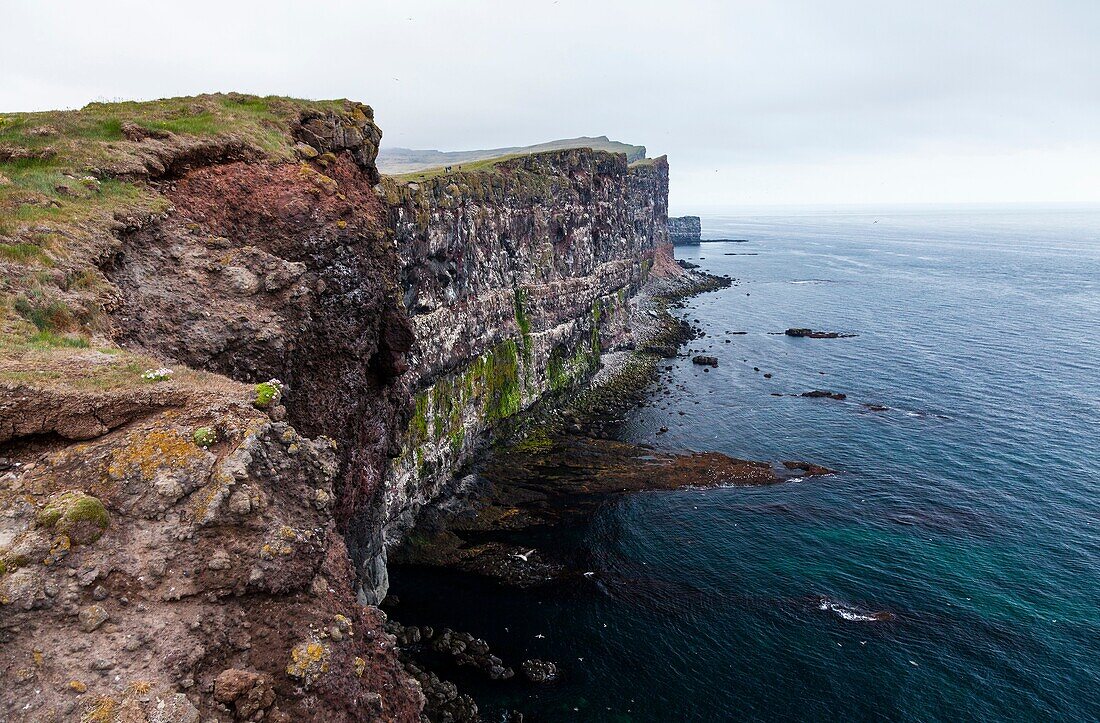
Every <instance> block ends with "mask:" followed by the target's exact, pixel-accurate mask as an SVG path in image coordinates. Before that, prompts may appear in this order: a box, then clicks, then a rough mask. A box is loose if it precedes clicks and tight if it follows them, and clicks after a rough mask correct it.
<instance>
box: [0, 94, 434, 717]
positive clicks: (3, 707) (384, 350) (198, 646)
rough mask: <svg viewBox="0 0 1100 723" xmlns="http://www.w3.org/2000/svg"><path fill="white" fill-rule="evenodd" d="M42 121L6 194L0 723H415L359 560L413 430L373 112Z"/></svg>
mask: <svg viewBox="0 0 1100 723" xmlns="http://www.w3.org/2000/svg"><path fill="white" fill-rule="evenodd" d="M40 115H42V114H40ZM45 115H47V116H49V120H50V121H51V127H52V128H53V129H54V130H53V131H52V133H53V135H51V136H50V137H49V140H50V143H51V147H52V148H53V149H54V152H53V155H51V156H50V157H49V159H48V161H47V165H46V166H45V168H44V169H43V168H41V167H38V168H32V169H31V171H33V173H31V172H30V171H28V170H27V168H28V166H27V162H26V161H25V160H24V161H20V162H19V163H10V164H7V165H5V166H4V174H5V176H8V177H10V179H11V180H12V184H11V185H10V186H5V187H4V188H3V189H0V210H3V212H4V215H3V217H2V218H0V221H2V223H0V234H2V235H3V236H4V238H3V239H0V241H3V244H2V245H0V252H3V253H0V264H3V266H4V268H3V271H4V273H3V276H2V278H3V286H2V287H0V291H2V292H3V295H4V297H5V299H4V300H5V302H6V303H5V304H4V305H3V306H2V308H3V311H4V314H3V316H2V318H0V322H2V324H0V332H2V333H3V341H4V344H3V345H2V352H3V353H2V354H0V445H2V446H0V457H3V458H4V460H5V464H4V466H3V470H2V471H0V504H2V508H3V510H4V513H5V514H4V515H3V517H2V518H0V560H2V565H0V645H2V654H0V670H2V675H3V678H4V680H5V685H4V686H3V687H2V689H0V711H2V713H0V717H3V718H5V719H7V720H71V719H85V720H104V721H109V720H126V721H142V720H149V721H153V720H156V721H169V720H170V721H193V720H194V721H197V720H200V719H202V720H209V719H215V718H216V719H219V720H232V719H238V720H273V721H276V720H285V721H290V720H326V721H327V720H376V719H381V720H400V721H415V720H418V719H419V716H420V711H421V709H422V707H423V700H424V699H423V695H422V692H421V689H420V685H419V683H417V682H416V681H415V680H414V679H412V678H411V676H409V675H408V674H407V673H406V672H405V671H404V669H403V668H402V667H401V665H400V663H399V661H398V659H397V657H396V653H395V651H394V649H393V639H392V637H391V636H389V635H387V634H386V633H385V632H384V630H383V628H382V622H383V618H384V616H383V614H382V613H381V612H380V611H379V610H378V609H377V608H372V607H368V606H363V605H361V604H360V603H359V601H358V600H357V599H356V596H355V592H354V591H355V587H356V584H355V579H354V571H353V565H352V561H351V560H352V558H351V557H350V556H349V554H348V550H347V546H346V544H345V540H346V539H349V537H350V535H351V534H353V533H354V531H355V527H354V521H355V520H356V519H357V518H358V516H359V515H360V511H361V510H362V509H365V508H369V507H370V506H371V505H372V504H373V503H374V500H376V499H377V496H378V493H379V492H380V488H379V485H380V483H381V480H382V477H383V475H384V473H385V470H386V469H387V467H388V460H389V457H390V456H391V455H392V454H396V453H397V451H399V449H400V448H399V445H398V440H399V438H400V434H401V433H402V432H403V431H404V429H405V427H406V424H405V421H406V419H407V418H408V412H409V403H408V402H409V395H408V387H407V383H406V382H405V381H404V380H403V378H402V374H403V373H404V372H405V371H406V369H407V362H406V358H405V353H406V351H407V350H408V349H409V348H410V345H411V343H412V341H413V338H412V333H411V328H410V326H409V324H408V320H407V318H406V315H405V312H404V309H403V308H402V305H401V300H400V292H399V291H398V286H397V275H398V259H397V255H396V252H395V250H394V248H393V245H392V243H390V242H389V241H388V238H387V234H386V227H385V224H386V221H387V215H386V212H385V210H384V208H383V206H382V204H381V202H380V201H379V199H378V197H377V195H376V193H375V191H374V186H375V185H376V183H377V181H378V174H377V171H376V170H375V168H374V164H373V161H374V155H375V153H376V151H377V144H378V141H379V138H380V135H381V134H380V132H379V130H378V128H377V126H375V125H374V123H373V120H372V117H373V114H372V112H371V109H370V108H369V107H366V106H363V105H360V104H357V103H349V102H345V101H338V102H323V103H308V102H302V101H290V100H286V99H276V98H270V99H260V98H251V97H247V96H204V97H200V98H193V99H175V100H171V101H162V102H157V103H149V104H122V105H117V106H115V105H97V106H91V107H89V108H87V109H85V110H83V111H80V112H76V113H60V114H45ZM42 120H43V119H42V118H40V117H39V116H38V115H30V116H21V117H17V118H16V119H15V123H16V124H17V125H15V126H14V127H13V129H9V128H8V127H7V126H5V128H4V130H5V137H6V138H11V137H16V138H17V140H19V142H23V143H25V144H26V145H28V146H31V147H34V146H35V144H37V143H40V141H39V140H38V139H39V138H40V135H37V134H35V133H31V132H30V131H27V132H26V133H23V129H25V128H27V127H31V126H34V127H39V126H37V124H38V123H40V122H41V121H42ZM5 121H6V122H10V121H9V119H7V118H6V119H5ZM20 134H23V135H20ZM9 165H10V166H11V167H10V168H9ZM43 176H45V177H47V178H50V177H55V178H57V179H58V180H57V182H56V186H55V192H52V193H51V192H46V191H42V190H40V189H42V188H46V189H49V188H50V186H49V185H45V184H43V182H42V180H41V179H42V177H43ZM56 189H66V190H56ZM28 209H47V211H42V212H39V211H33V210H28ZM13 210H14V211H15V213H10V212H11V211H13ZM36 214H37V215H36ZM26 218H30V219H31V222H30V223H26V222H23V219H26ZM143 370H144V371H143ZM273 379H277V380H278V381H269V380H273ZM258 382H264V384H259V385H257V384H256V383H258Z"/></svg>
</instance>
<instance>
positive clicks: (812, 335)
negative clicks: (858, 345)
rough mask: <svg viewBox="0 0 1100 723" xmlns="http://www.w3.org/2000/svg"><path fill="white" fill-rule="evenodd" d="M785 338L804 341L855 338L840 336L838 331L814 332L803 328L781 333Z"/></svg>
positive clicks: (851, 335) (849, 335)
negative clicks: (790, 337) (802, 339)
mask: <svg viewBox="0 0 1100 723" xmlns="http://www.w3.org/2000/svg"><path fill="white" fill-rule="evenodd" d="M783 333H784V334H786V335H787V336H794V337H800V338H804V339H846V338H848V337H853V336H856V335H855V334H842V333H840V332H838V331H814V330H813V329H807V328H803V327H793V328H790V329H787V330H786V331H784V332H783Z"/></svg>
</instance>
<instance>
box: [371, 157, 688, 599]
mask: <svg viewBox="0 0 1100 723" xmlns="http://www.w3.org/2000/svg"><path fill="white" fill-rule="evenodd" d="M384 189H385V194H384V195H385V198H386V201H387V204H388V205H389V213H390V226H391V227H392V228H393V231H394V236H395V241H396V244H397V250H398V255H399V257H400V264H401V270H400V281H401V287H402V290H403V294H404V304H405V308H406V309H408V311H409V314H410V317H411V322H412V327H413V329H414V336H415V343H414V344H413V348H412V351H411V353H410V363H411V372H410V374H409V378H410V382H411V384H412V386H413V390H414V399H415V404H414V406H415V410H414V414H413V417H412V420H411V421H410V424H409V427H408V430H407V431H406V433H405V435H404V438H403V442H402V452H401V455H400V456H399V457H398V458H397V459H396V460H395V462H394V464H393V467H392V469H391V470H390V473H389V475H388V478H387V481H386V484H385V488H384V489H385V492H384V495H383V499H382V506H381V508H380V513H381V516H382V517H381V519H382V526H383V537H384V540H385V542H386V543H394V542H396V541H397V540H398V539H399V538H400V536H401V533H402V532H403V531H404V530H406V529H408V527H409V526H410V525H411V523H412V521H413V518H414V516H415V514H416V512H417V510H418V509H419V507H420V506H421V505H423V504H424V503H425V502H427V501H429V500H431V499H432V498H434V497H435V496H437V495H439V494H440V492H441V491H442V490H444V489H445V487H446V486H447V484H448V483H449V482H450V481H451V480H452V479H453V477H454V475H455V473H456V472H457V471H458V470H459V468H460V467H461V466H462V465H463V464H465V463H466V462H467V461H469V460H470V457H471V455H472V454H473V453H474V452H475V451H477V450H478V449H479V448H480V447H482V446H483V445H484V444H485V443H486V441H487V439H488V438H489V436H490V434H491V432H492V431H493V429H494V428H496V427H497V426H498V425H499V424H500V423H502V422H503V421H504V420H506V419H508V418H510V417H512V416H513V415H515V414H517V413H519V412H520V411H522V410H524V409H526V408H527V407H529V406H531V405H532V404H533V403H535V402H536V401H538V400H539V399H540V398H542V397H544V396H545V395H547V394H550V393H554V392H559V391H563V390H565V389H567V388H569V387H572V386H573V385H575V384H577V383H579V382H581V381H583V380H586V379H587V378H588V377H589V376H590V375H591V374H592V373H594V372H595V371H596V369H597V368H598V366H599V358H600V353H601V352H602V351H606V350H608V349H612V348H621V347H623V346H624V345H628V344H630V343H631V341H632V338H631V336H630V329H629V326H628V317H629V313H628V311H629V304H630V299H631V297H632V296H633V295H634V294H635V292H637V291H638V289H639V288H640V287H641V285H642V283H643V282H644V281H645V279H646V277H647V274H648V273H649V271H650V270H651V269H652V267H653V264H654V259H655V257H656V256H658V255H663V256H668V254H669V250H668V248H667V233H666V226H665V223H666V222H665V218H666V216H667V207H666V202H667V200H666V199H667V197H668V166H667V163H666V162H665V160H664V159H663V158H660V159H656V160H654V161H650V162H646V163H643V164H635V165H632V166H629V167H628V165H627V162H626V158H625V157H624V156H621V155H613V154H608V153H602V152H593V151H590V150H565V151H554V152H547V153H540V154H536V155H531V156H523V157H520V158H515V159H509V160H505V161H502V162H500V163H498V164H496V165H494V166H493V167H491V168H490V169H487V170H484V171H479V172H470V173H448V174H445V175H440V176H435V177H429V178H425V179H423V180H419V181H398V180H394V179H387V180H386V181H385V183H384ZM365 552H369V553H373V554H371V555H364V556H363V560H364V562H365V567H364V575H363V582H364V593H365V595H366V596H367V598H368V599H375V600H377V599H379V598H380V597H381V596H382V595H384V591H385V584H386V581H385V576H384V570H385V565H384V559H382V558H380V557H378V556H379V555H384V550H383V549H382V540H378V541H377V543H376V547H375V549H373V550H369V551H365Z"/></svg>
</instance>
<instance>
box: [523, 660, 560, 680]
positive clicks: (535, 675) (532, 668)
mask: <svg viewBox="0 0 1100 723" xmlns="http://www.w3.org/2000/svg"><path fill="white" fill-rule="evenodd" d="M519 667H520V670H522V671H523V674H524V676H526V677H527V679H528V680H529V681H531V682H532V683H550V682H552V681H554V680H556V679H557V677H558V666H557V665H555V664H554V663H551V662H550V661H548V660H538V659H536V658H532V659H530V660H525V661H523V662H522V663H520V666H519Z"/></svg>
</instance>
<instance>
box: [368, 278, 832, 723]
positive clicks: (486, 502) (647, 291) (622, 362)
mask: <svg viewBox="0 0 1100 723" xmlns="http://www.w3.org/2000/svg"><path fill="white" fill-rule="evenodd" d="M729 285H730V280H729V279H727V278H720V277H715V276H711V275H707V274H703V273H700V272H691V273H689V274H683V275H676V276H670V277H660V280H659V281H657V282H655V283H650V284H647V286H646V287H645V288H644V289H643V290H642V291H641V292H640V293H639V295H638V296H637V297H636V299H635V301H636V304H635V305H634V307H633V312H632V315H631V320H630V324H631V328H632V330H633V332H634V334H635V336H636V338H637V339H638V342H637V344H636V347H635V348H634V349H632V350H624V351H617V352H611V353H607V354H604V355H603V357H602V358H601V362H602V364H601V368H600V370H599V371H598V372H597V373H596V374H595V375H594V377H593V378H592V381H591V382H590V383H589V384H588V385H587V386H586V387H585V388H583V389H581V390H577V391H575V392H574V393H572V394H570V395H567V396H564V397H552V398H548V399H546V400H544V401H543V402H541V403H540V404H539V405H537V406H536V407H535V408H533V409H532V410H531V411H530V412H529V413H528V414H526V415H524V416H523V417H522V418H521V419H518V420H516V421H515V423H514V425H513V426H512V428H511V429H510V430H509V432H508V434H507V435H504V436H503V437H502V438H501V439H500V440H499V441H498V443H497V444H495V445H494V447H493V449H492V450H491V451H490V453H489V455H488V457H487V459H485V460H483V461H482V462H480V463H478V464H475V465H473V466H472V467H471V468H470V469H469V470H466V473H465V474H462V475H460V476H459V477H457V478H456V480H455V481H454V483H453V485H452V486H451V487H450V489H448V491H447V493H446V494H445V495H442V496H441V497H440V498H439V500H438V501H437V502H435V503H433V504H432V505H428V506H426V507H425V508H424V509H422V510H421V513H420V515H419V517H418V519H417V523H416V525H415V526H414V527H413V528H412V529H411V530H410V532H409V534H408V535H407V537H406V539H405V540H404V542H403V544H401V545H400V546H398V547H397V548H395V549H394V550H392V551H391V554H390V564H391V565H397V566H414V567H420V568H439V569H447V570H453V571H459V572H462V573H465V574H470V575H475V576H478V577H482V578H486V579H490V580H493V581H495V582H496V583H498V584H501V585H506V586H513V587H519V588H538V587H540V586H546V585H560V584H566V585H568V584H572V582H573V581H578V580H582V579H585V578H586V577H587V576H590V575H592V574H593V573H591V572H588V571H586V570H584V569H581V568H578V567H576V566H575V564H574V562H573V561H572V560H568V559H559V558H557V557H556V556H555V555H554V553H552V552H547V551H545V550H542V549H538V548H535V547H533V546H532V543H531V541H530V539H526V540H525V539H524V538H525V536H526V534H527V532H528V531H532V532H534V531H537V532H538V533H539V534H546V532H547V531H549V530H553V529H556V528H558V527H561V526H566V527H573V526H576V525H577V524H578V523H580V522H581V521H582V520H584V519H585V518H587V517H588V516H589V515H591V514H592V513H593V512H594V511H595V510H596V509H597V508H598V507H599V505H600V504H601V503H602V502H603V501H604V500H606V499H607V498H608V497H611V496H615V495H622V494H629V493H632V492H643V491H650V490H662V489H664V490H672V489H678V488H684V487H693V488H699V487H709V486H726V485H767V484H775V483H778V482H783V481H786V480H789V479H793V478H801V477H814V476H819V475H825V474H832V473H833V472H832V470H829V469H826V468H824V467H821V466H818V465H814V464H809V463H805V462H800V461H786V462H783V463H778V464H769V463H766V462H755V461H750V460H740V459H734V458H731V457H727V456H726V455H723V454H719V453H716V452H683V453H669V452H661V451H658V450H655V449H653V448H651V447H648V446H640V445H634V444H629V443H625V442H620V441H616V440H615V439H614V436H615V426H616V425H617V424H618V422H619V420H621V419H622V417H623V415H624V414H625V412H627V410H629V409H631V408H632V407H634V406H636V405H637V404H641V403H643V400H644V397H645V394H646V390H647V388H648V387H649V385H650V383H651V382H652V381H653V380H654V379H655V377H656V370H657V368H658V365H659V363H660V361H661V360H662V359H664V358H670V357H674V356H677V355H679V354H680V350H681V348H682V347H683V345H684V344H685V343H687V342H688V341H690V340H691V339H692V338H693V337H694V336H695V334H696V332H695V330H693V329H692V327H691V326H690V325H688V324H686V323H685V322H682V321H679V320H677V319H676V318H674V317H673V316H672V315H671V314H670V313H669V311H668V309H669V307H670V306H671V305H673V304H676V303H677V302H678V301H679V300H681V299H683V298H686V297H688V296H693V295H695V294H699V293H704V292H707V291H713V290H716V289H720V288H724V287H728V286H729ZM383 607H384V609H386V610H387V611H388V612H389V613H391V617H390V621H389V623H388V626H390V629H391V631H392V632H393V633H394V634H395V636H396V640H397V644H398V650H399V654H400V655H401V659H402V661H403V663H404V664H405V665H406V667H407V669H408V670H410V672H411V673H412V674H413V676H414V677H416V678H417V679H418V680H419V681H420V682H421V685H422V686H423V687H424V690H425V694H426V696H427V701H428V703H427V706H426V709H425V710H426V713H427V715H428V716H429V718H430V719H431V720H438V721H476V720H480V717H479V714H478V711H477V706H476V702H475V701H474V700H473V698H471V697H470V696H469V695H466V694H463V693H462V692H461V690H460V689H459V688H458V687H457V686H455V684H453V683H450V682H448V681H447V680H446V679H445V678H444V676H446V675H447V674H448V671H449V670H454V666H455V665H458V666H467V667H473V668H476V669H479V670H482V671H483V672H484V674H485V676H486V678H487V679H488V680H490V681H506V680H511V679H513V677H514V675H515V674H516V672H515V671H516V665H517V664H519V665H520V667H521V669H522V671H523V672H524V675H525V677H526V678H527V679H528V681H529V682H530V684H541V683H545V682H550V681H551V680H553V679H554V677H556V675H557V671H556V668H554V664H553V662H552V661H522V663H519V661H511V662H510V663H507V664H506V662H505V661H501V659H500V658H498V657H496V656H494V655H492V654H491V653H490V652H489V650H488V646H487V645H486V644H485V643H484V641H482V640H478V639H476V638H474V637H473V636H472V635H470V634H469V633H456V632H454V631H449V630H446V629H445V630H444V631H443V632H442V633H438V632H436V631H435V629H434V628H433V627H431V626H420V627H419V628H418V627H416V626H410V627H403V626H402V625H401V624H400V623H398V622H397V621H396V620H395V619H394V617H393V616H397V617H400V616H401V605H400V601H399V600H398V599H397V598H396V597H392V596H391V598H388V599H387V600H386V601H384V602H383ZM441 652H445V653H447V655H444V656H442V657H441V655H440V653H441ZM523 716H524V714H523V713H522V712H520V711H514V710H513V711H511V712H509V713H507V717H506V720H514V721H518V720H523Z"/></svg>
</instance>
